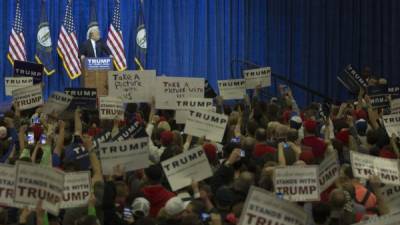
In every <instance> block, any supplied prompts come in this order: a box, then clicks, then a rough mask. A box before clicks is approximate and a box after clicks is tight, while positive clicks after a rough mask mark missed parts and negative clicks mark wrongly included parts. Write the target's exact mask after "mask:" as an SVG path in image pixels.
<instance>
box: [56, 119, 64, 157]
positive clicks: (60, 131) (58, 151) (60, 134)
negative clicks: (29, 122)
mask: <svg viewBox="0 0 400 225" xmlns="http://www.w3.org/2000/svg"><path fill="white" fill-rule="evenodd" d="M64 137H65V122H64V121H62V120H60V121H58V138H57V142H56V147H55V149H54V154H56V155H58V156H59V157H61V154H62V149H63V147H64Z"/></svg>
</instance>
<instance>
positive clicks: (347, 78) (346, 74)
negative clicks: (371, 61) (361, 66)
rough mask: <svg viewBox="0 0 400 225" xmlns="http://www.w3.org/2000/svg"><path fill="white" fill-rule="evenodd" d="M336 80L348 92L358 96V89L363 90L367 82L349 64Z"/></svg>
mask: <svg viewBox="0 0 400 225" xmlns="http://www.w3.org/2000/svg"><path fill="white" fill-rule="evenodd" d="M337 79H338V80H339V82H340V83H342V84H343V86H344V87H345V88H346V89H347V90H348V91H350V92H351V93H353V94H358V93H359V92H360V89H364V90H365V89H367V87H368V83H367V81H366V80H364V78H362V77H361V76H360V74H359V73H357V71H356V70H355V69H354V67H353V66H352V65H351V64H349V65H347V66H346V67H345V68H344V70H343V72H342V73H340V74H339V76H337Z"/></svg>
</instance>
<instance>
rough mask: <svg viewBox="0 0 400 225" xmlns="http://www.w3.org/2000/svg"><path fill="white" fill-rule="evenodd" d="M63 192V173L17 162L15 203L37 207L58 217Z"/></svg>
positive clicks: (46, 167)
mask: <svg viewBox="0 0 400 225" xmlns="http://www.w3.org/2000/svg"><path fill="white" fill-rule="evenodd" d="M63 190H64V172H62V171H61V170H58V169H54V168H52V167H48V166H41V165H39V164H33V163H27V162H21V161H18V162H17V164H16V179H15V202H17V203H21V204H31V205H32V204H33V205H37V203H38V201H39V200H42V201H43V203H42V204H43V205H42V207H43V209H44V210H46V211H49V212H50V213H52V214H53V215H58V212H59V209H60V203H61V199H62V194H63Z"/></svg>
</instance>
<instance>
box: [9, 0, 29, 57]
mask: <svg viewBox="0 0 400 225" xmlns="http://www.w3.org/2000/svg"><path fill="white" fill-rule="evenodd" d="M8 51H9V53H8V59H9V60H10V62H11V64H14V60H19V61H26V50H25V38H24V33H23V27H22V16H21V6H20V4H19V0H17V7H16V11H15V19H14V24H13V26H12V28H11V34H10V45H9V47H8Z"/></svg>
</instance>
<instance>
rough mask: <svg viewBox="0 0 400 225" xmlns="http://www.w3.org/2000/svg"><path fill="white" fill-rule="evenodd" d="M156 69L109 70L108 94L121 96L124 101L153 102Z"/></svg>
mask: <svg viewBox="0 0 400 225" xmlns="http://www.w3.org/2000/svg"><path fill="white" fill-rule="evenodd" d="M155 78H156V72H155V71H154V70H143V71H137V70H128V71H123V72H117V71H110V72H108V95H109V96H113V97H120V98H122V99H123V101H124V102H151V97H152V96H153V89H152V85H153V82H154V80H155Z"/></svg>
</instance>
